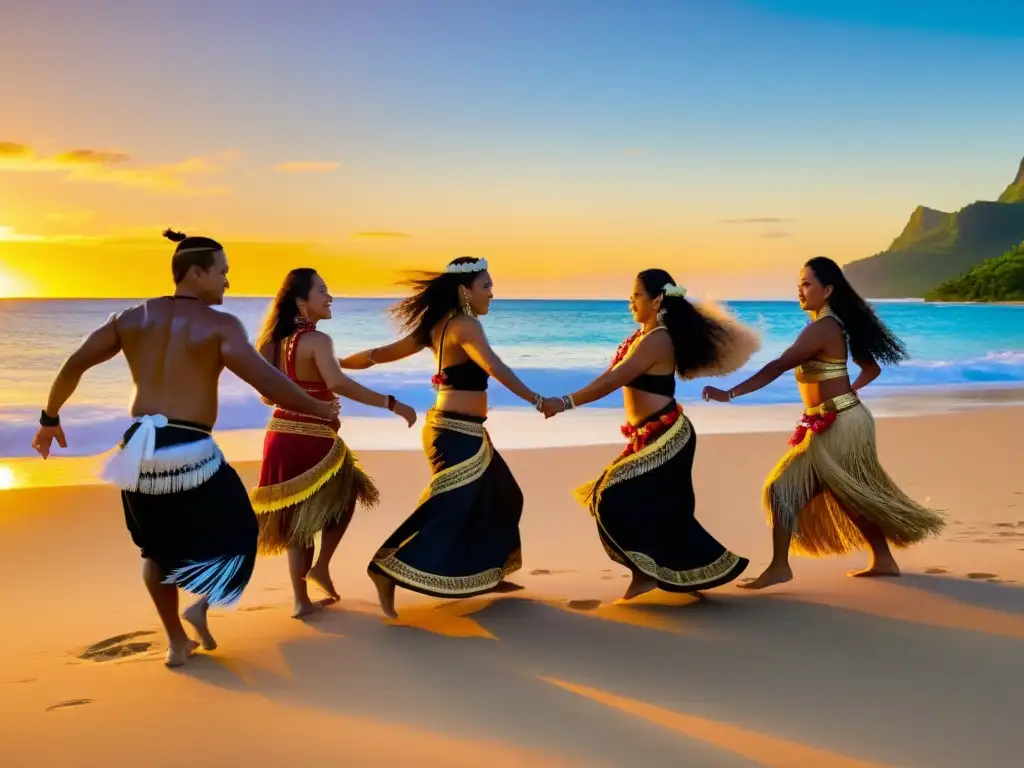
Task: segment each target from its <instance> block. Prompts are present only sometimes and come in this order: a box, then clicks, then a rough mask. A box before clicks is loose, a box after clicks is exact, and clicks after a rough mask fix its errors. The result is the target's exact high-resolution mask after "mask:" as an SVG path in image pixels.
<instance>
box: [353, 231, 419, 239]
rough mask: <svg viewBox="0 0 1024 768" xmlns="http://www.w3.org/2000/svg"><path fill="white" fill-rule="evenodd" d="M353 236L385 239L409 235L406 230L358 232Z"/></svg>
mask: <svg viewBox="0 0 1024 768" xmlns="http://www.w3.org/2000/svg"><path fill="white" fill-rule="evenodd" d="M352 237H354V238H356V239H359V240H374V239H380V240H383V239H388V238H394V237H409V235H407V234H406V233H405V232H356V233H355V234H353V235H352Z"/></svg>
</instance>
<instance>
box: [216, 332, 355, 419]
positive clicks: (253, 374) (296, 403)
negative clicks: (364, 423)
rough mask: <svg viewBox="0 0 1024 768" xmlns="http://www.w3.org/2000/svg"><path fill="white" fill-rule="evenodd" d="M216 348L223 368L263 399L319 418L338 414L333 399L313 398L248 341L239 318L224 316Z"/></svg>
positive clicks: (332, 416) (330, 417) (327, 417)
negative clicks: (218, 350)
mask: <svg viewBox="0 0 1024 768" xmlns="http://www.w3.org/2000/svg"><path fill="white" fill-rule="evenodd" d="M220 351H221V357H222V358H223V360H224V365H225V366H226V367H227V369H228V370H229V371H231V372H232V373H234V374H235V375H236V376H238V378H240V379H241V380H242V381H244V382H245V383H246V384H248V385H249V386H251V387H252V388H253V389H255V390H256V391H257V392H259V393H260V394H261V395H263V397H264V398H266V400H269V401H270V402H272V403H274V404H276V405H279V406H281V407H282V408H286V409H287V410H289V411H296V412H297V413H306V414H309V415H311V416H316V417H317V418H319V419H332V418H334V417H335V416H336V415H337V414H338V404H337V402H331V403H326V402H324V401H322V400H317V399H316V398H315V397H312V396H310V395H309V394H308V393H307V392H305V391H303V389H302V388H301V387H299V386H297V385H296V384H295V383H294V382H293V381H292V380H291V379H289V378H288V377H287V376H285V375H284V374H283V373H281V371H279V370H278V369H277V368H275V367H274V366H272V365H271V364H270V363H268V362H267V361H266V359H265V358H264V357H263V355H261V354H260V353H259V352H257V351H256V348H255V347H254V346H253V345H252V344H250V343H249V339H248V338H247V337H246V335H245V327H244V326H243V325H242V323H241V321H239V320H238V318H236V317H234V316H232V315H225V317H224V325H223V329H222V332H221V348H220Z"/></svg>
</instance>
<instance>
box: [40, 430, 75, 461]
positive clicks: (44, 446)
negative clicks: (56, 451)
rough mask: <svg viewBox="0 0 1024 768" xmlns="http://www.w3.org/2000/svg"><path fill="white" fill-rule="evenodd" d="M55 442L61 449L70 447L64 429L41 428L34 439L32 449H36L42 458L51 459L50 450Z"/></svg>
mask: <svg viewBox="0 0 1024 768" xmlns="http://www.w3.org/2000/svg"><path fill="white" fill-rule="evenodd" d="M54 440H56V441H57V445H59V446H60V447H61V448H67V447H68V440H67V438H66V437H64V428H63V427H61V426H56V427H40V428H39V430H38V431H37V432H36V436H35V437H34V438H32V447H33V448H35V450H36V452H37V453H38V454H39V455H40V456H42V457H43V458H44V459H48V458H49V457H50V448H51V446H52V444H53V441H54Z"/></svg>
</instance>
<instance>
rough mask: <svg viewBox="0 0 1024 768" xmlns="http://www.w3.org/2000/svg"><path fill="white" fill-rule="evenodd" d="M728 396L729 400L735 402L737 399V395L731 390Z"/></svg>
mask: <svg viewBox="0 0 1024 768" xmlns="http://www.w3.org/2000/svg"><path fill="white" fill-rule="evenodd" d="M726 394H727V395H729V400H735V399H736V393H735V392H733V391H732V390H731V389H730V390H729V391H728V392H726Z"/></svg>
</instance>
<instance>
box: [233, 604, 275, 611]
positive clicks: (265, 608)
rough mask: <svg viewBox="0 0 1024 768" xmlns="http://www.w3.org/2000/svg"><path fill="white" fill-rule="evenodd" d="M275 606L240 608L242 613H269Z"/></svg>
mask: <svg viewBox="0 0 1024 768" xmlns="http://www.w3.org/2000/svg"><path fill="white" fill-rule="evenodd" d="M273 607H274V606H272V605H247V606H245V607H244V608H239V609H238V610H240V611H246V612H250V611H269V610H270V609H271V608H273Z"/></svg>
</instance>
